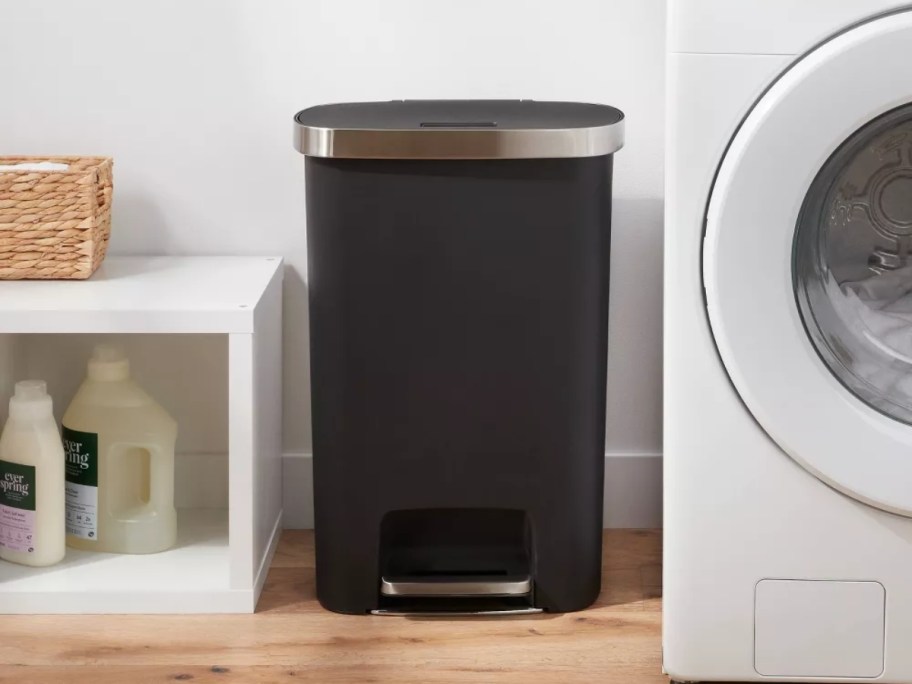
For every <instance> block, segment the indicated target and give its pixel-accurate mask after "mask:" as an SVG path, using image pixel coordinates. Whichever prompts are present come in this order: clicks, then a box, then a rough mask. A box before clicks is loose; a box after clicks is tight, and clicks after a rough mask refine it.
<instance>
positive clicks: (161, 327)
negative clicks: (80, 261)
mask: <svg viewBox="0 0 912 684" xmlns="http://www.w3.org/2000/svg"><path fill="white" fill-rule="evenodd" d="M282 273H283V266H282V260H281V259H280V258H277V257H110V258H109V259H107V260H106V261H105V263H104V265H103V266H102V267H101V269H99V271H98V272H97V273H96V274H95V275H94V276H93V277H92V279H91V280H87V281H0V336H4V337H5V336H10V335H18V334H34V333H46V334H54V335H66V334H84V333H95V334H144V335H148V334H152V335H155V334H201V333H206V334H224V335H226V336H227V338H228V369H227V372H228V467H227V468H228V473H227V474H228V508H227V510H218V509H194V508H186V509H180V510H179V511H178V542H177V544H176V545H175V547H174V548H173V549H171V550H169V551H165V552H163V553H158V554H151V555H117V554H103V553H89V552H83V551H76V550H74V549H67V555H66V558H65V560H64V561H63V562H62V563H60V564H58V565H55V566H52V567H49V568H28V567H24V566H20V565H15V564H13V563H7V562H4V561H0V613H20V614H26V613H249V612H253V610H254V608H255V607H256V602H257V599H258V598H259V595H260V592H261V591H262V588H263V583H264V582H265V579H266V574H267V572H268V570H269V563H270V561H271V559H272V555H273V553H274V552H275V548H276V545H277V543H278V539H279V535H280V533H281V530H282V462H281V444H282V441H281V440H282V435H281V432H282V418H281V417H282V396H281V395H282ZM0 339H2V338H0ZM0 352H2V349H0ZM2 370H3V369H2V367H0V376H2V375H3V372H2ZM0 415H5V410H0ZM177 418H178V419H180V417H179V416H177Z"/></svg>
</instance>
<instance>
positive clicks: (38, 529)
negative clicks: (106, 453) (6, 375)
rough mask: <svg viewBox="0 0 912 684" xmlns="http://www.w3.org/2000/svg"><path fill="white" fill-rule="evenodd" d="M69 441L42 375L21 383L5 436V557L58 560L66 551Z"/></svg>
mask: <svg viewBox="0 0 912 684" xmlns="http://www.w3.org/2000/svg"><path fill="white" fill-rule="evenodd" d="M63 486H64V485H63V446H62V445H61V443H60V432H58V430H57V422H56V421H55V420H54V413H53V407H52V402H51V397H50V396H48V393H47V387H46V385H45V383H44V382H43V381H41V380H25V381H23V382H19V383H16V389H15V394H14V395H13V398H12V399H10V406H9V420H7V422H6V426H5V427H4V428H3V434H2V435H0V558H2V559H3V560H8V561H13V562H14V563H22V564H23V565H33V566H44V565H53V564H54V563H59V562H60V561H61V560H63V556H64V554H65V553H66V543H65V531H64V505H63V501H64V496H63Z"/></svg>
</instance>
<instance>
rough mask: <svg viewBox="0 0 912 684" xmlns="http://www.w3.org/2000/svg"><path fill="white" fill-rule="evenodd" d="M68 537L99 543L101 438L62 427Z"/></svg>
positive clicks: (93, 434)
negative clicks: (99, 453) (97, 541)
mask: <svg viewBox="0 0 912 684" xmlns="http://www.w3.org/2000/svg"><path fill="white" fill-rule="evenodd" d="M63 451H64V454H65V455H66V528H67V534H69V535H71V536H74V537H79V538H80V539H90V540H95V539H98V435H97V434H96V433H94V432H80V431H79V430H71V429H70V428H68V427H67V426H66V425H64V426H63Z"/></svg>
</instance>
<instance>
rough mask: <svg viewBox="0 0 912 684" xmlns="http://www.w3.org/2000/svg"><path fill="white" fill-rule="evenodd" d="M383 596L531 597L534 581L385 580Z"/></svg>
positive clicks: (477, 578) (455, 577) (495, 578)
mask: <svg viewBox="0 0 912 684" xmlns="http://www.w3.org/2000/svg"><path fill="white" fill-rule="evenodd" d="M380 593H381V594H382V595H383V596H428V597H430V596H439V597H459V596H469V597H470V596H528V595H529V594H531V593H532V578H531V577H529V576H528V575H513V576H491V577H485V576H481V575H479V576H473V577H465V576H459V575H453V576H451V575H436V576H433V577H420V578H419V577H383V578H381V580H380Z"/></svg>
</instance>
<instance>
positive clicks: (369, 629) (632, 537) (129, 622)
mask: <svg viewBox="0 0 912 684" xmlns="http://www.w3.org/2000/svg"><path fill="white" fill-rule="evenodd" d="M660 563H661V534H660V533H659V532H657V531H639V530H637V531H628V530H611V531H606V532H605V552H604V561H603V576H602V595H601V597H600V598H599V601H598V602H597V603H596V605H595V606H593V607H592V608H591V609H589V610H587V611H584V612H581V613H570V614H566V615H539V616H532V617H523V618H489V619H483V618H466V619H447V620H441V619H406V618H394V617H370V616H363V617H362V616H344V615H336V614H333V613H329V612H326V611H324V610H323V609H322V608H320V606H319V604H318V603H317V600H316V598H315V596H314V569H313V567H314V562H313V544H312V535H311V533H309V532H303V531H287V532H285V533H284V535H283V537H282V542H281V545H280V547H279V550H278V552H277V554H276V557H275V561H274V562H273V565H272V569H271V571H270V573H269V579H268V581H267V584H266V588H265V590H264V592H263V596H262V598H261V599H260V604H259V608H258V611H257V614H256V615H236V616H235V615H232V616H175V617H171V616H36V617H22V616H2V617H0V682H10V683H11V684H12V683H14V682H15V684H24V683H26V682H28V683H31V682H36V683H41V684H46V683H47V684H52V683H56V682H79V683H84V684H106V683H111V684H115V683H116V684H132V683H134V682H136V683H144V682H174V681H192V682H194V683H197V682H297V681H306V682H320V683H322V682H326V683H327V684H331V683H333V682H352V683H355V682H357V683H359V684H360V683H361V682H396V683H403V684H412V683H414V684H418V683H420V684H435V683H439V682H492V683H495V684H497V683H500V682H504V683H515V684H535V683H538V682H541V683H547V684H574V683H576V682H579V683H581V684H582V683H585V684H592V683H598V684H663V683H665V682H667V681H668V680H667V679H666V678H665V677H663V676H662V674H661V671H660V638H659V634H660V624H661V613H660V610H661V592H662V590H661V567H660Z"/></svg>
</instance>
